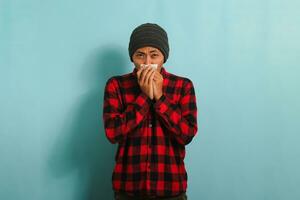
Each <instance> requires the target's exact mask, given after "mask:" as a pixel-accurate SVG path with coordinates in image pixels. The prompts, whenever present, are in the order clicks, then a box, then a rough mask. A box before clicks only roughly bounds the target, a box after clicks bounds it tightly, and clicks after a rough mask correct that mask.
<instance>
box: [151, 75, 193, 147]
mask: <svg viewBox="0 0 300 200" xmlns="http://www.w3.org/2000/svg"><path fill="white" fill-rule="evenodd" d="M154 108H155V111H156V113H157V115H158V116H159V118H160V119H161V122H162V123H163V124H164V125H165V127H166V128H167V129H168V130H169V131H170V132H171V133H172V135H173V136H174V137H175V139H176V140H177V141H178V143H179V144H181V145H187V144H188V143H190V142H191V141H192V139H193V137H194V136H195V135H196V133H197V130H198V127H197V105H196V96H195V90H194V86H193V83H192V82H191V81H190V80H189V79H186V80H185V83H184V85H183V94H182V97H181V99H180V101H179V104H174V103H172V102H171V101H170V99H168V97H167V96H165V95H164V94H162V96H161V97H160V98H159V99H158V100H157V101H156V103H155V104H154Z"/></svg>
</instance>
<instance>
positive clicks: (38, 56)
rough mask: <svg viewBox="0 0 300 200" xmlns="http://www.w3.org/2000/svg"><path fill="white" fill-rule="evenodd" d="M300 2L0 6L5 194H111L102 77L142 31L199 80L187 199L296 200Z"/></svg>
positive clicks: (124, 63) (3, 0)
mask: <svg viewBox="0 0 300 200" xmlns="http://www.w3.org/2000/svg"><path fill="white" fill-rule="evenodd" d="M299 7H300V1H298V0H272V1H267V0H244V1H243V0H209V1H204V0H199V1H196V0H194V1H173V0H160V1H156V0H151V1H141V0H139V1H138V0H131V1H121V0H120V1H112V0H110V1H99V0H98V1H96V0H93V1H92V0H91V1H83V0H78V1H71V0H70V1H68V0H52V1H40V0H26V1H21V0H19V1H17V0H0V66H1V68H0V91H1V96H0V97H1V98H0V109H1V110H0V123H1V124H0V136H1V138H0V158H1V161H0V199H3V200H4V199H5V200H41V199H42V200H52V199H64V200H86V199H89V200H90V199H91V200H96V199H112V191H111V182H110V181H111V170H112V167H113V164H114V163H113V157H114V153H115V150H116V146H115V145H112V144H110V143H109V142H108V140H107V139H106V138H105V135H104V131H103V123H102V103H103V101H102V98H103V89H104V84H105V82H106V80H107V79H108V78H109V77H110V76H112V75H116V74H123V73H127V72H130V71H132V63H131V62H130V60H129V57H128V52H127V47H128V41H129V36H130V33H131V31H132V30H133V28H135V27H136V26H137V25H139V24H141V23H144V22H154V23H158V24H160V25H161V26H162V27H164V28H165V29H166V30H167V32H168V34H169V40H170V48H171V51H170V57H169V60H168V62H167V63H166V64H165V67H166V69H167V70H168V71H170V72H172V73H175V74H178V75H182V76H186V77H188V78H190V79H191V80H192V81H193V82H194V85H195V89H196V95H197V103H198V109H199V116H198V119H199V131H198V135H197V136H196V137H195V138H194V140H193V142H192V143H191V144H189V145H188V146H187V157H186V160H185V162H186V166H187V170H188V174H189V176H188V177H189V179H188V196H189V197H190V199H192V200H197V199H205V200H219V199H224V200H253V199H255V200H279V199H280V200H298V199H300V190H299V185H300V171H299V169H300V145H299V141H300V125H299V124H300V123H299V119H300V105H299V102H300V92H299V89H300V87H299V86H300V81H299V74H300V69H299V67H300V66H299V64H300V61H299V53H300V37H299V36H300V26H299V22H300V15H299Z"/></svg>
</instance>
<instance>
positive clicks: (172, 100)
mask: <svg viewBox="0 0 300 200" xmlns="http://www.w3.org/2000/svg"><path fill="white" fill-rule="evenodd" d="M128 50H129V56H130V59H131V61H132V62H133V63H134V66H135V68H134V69H133V71H132V72H131V73H129V74H125V75H122V76H114V77H111V78H110V79H109V80H108V81H107V83H106V86H105V94H104V105H103V120H104V127H105V134H106V137H107V138H108V140H109V141H110V142H111V143H113V144H114V143H118V149H117V152H116V155H115V162H116V164H115V167H114V170H113V174H112V185H113V190H114V192H115V199H118V200H123V199H124V200H125V199H127V200H131V199H132V200H133V199H142V200H146V199H169V200H175V199H176V200H183V199H187V195H186V189H187V173H186V170H185V165H184V157H185V145H187V144H189V143H190V142H191V140H192V139H193V137H194V136H195V135H196V133H197V106H196V97H195V91H194V87H193V83H192V82H191V81H190V80H189V79H187V78H184V77H180V76H176V75H174V74H171V73H169V72H167V71H166V69H165V68H164V66H163V64H164V63H165V62H166V61H167V59H168V56H169V44H168V37H167V33H166V32H165V30H164V29H163V28H162V27H160V26H159V25H157V24H152V23H146V24H142V25H140V26H138V27H136V28H135V29H134V30H133V32H132V34H131V36H130V42H129V48H128ZM155 64H156V65H157V68H156V69H155V68H153V67H151V65H155ZM143 65H146V66H145V67H142V66H143Z"/></svg>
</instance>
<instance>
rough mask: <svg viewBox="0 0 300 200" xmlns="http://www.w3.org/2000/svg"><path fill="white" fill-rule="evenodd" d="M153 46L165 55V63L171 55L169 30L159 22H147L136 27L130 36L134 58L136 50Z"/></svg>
mask: <svg viewBox="0 0 300 200" xmlns="http://www.w3.org/2000/svg"><path fill="white" fill-rule="evenodd" d="M145 46H152V47H155V48H158V49H159V50H160V51H161V52H162V54H163V55H164V63H165V62H166V61H167V59H168V57H169V43H168V35H167V32H166V31H165V30H164V29H163V28H162V27H160V26H159V25H157V24H152V23H145V24H142V25H139V26H138V27H136V28H135V29H134V30H133V31H132V33H131V36H130V41H129V47H128V51H129V56H130V60H131V61H133V60H132V55H133V54H134V52H135V51H136V50H137V49H139V48H142V47H145Z"/></svg>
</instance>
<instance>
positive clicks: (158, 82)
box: [152, 70, 164, 101]
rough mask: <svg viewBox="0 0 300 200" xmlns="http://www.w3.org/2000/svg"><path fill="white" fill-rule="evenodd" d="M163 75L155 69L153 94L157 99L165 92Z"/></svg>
mask: <svg viewBox="0 0 300 200" xmlns="http://www.w3.org/2000/svg"><path fill="white" fill-rule="evenodd" d="M163 81H164V79H163V76H162V75H161V74H160V73H159V72H158V71H156V70H155V74H154V77H153V83H152V84H153V96H154V98H155V100H156V101H157V100H158V99H159V98H160V97H161V96H162V94H163V91H162V89H163Z"/></svg>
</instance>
